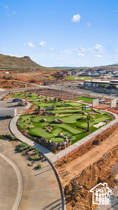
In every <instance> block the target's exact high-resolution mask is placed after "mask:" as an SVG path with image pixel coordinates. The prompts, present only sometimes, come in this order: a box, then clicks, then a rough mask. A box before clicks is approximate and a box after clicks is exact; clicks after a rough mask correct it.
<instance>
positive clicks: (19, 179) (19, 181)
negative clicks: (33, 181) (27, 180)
mask: <svg viewBox="0 0 118 210" xmlns="http://www.w3.org/2000/svg"><path fill="white" fill-rule="evenodd" d="M0 157H1V158H2V160H1V163H4V162H5V161H6V162H7V163H8V164H9V165H11V166H12V168H13V170H14V171H15V173H16V177H17V184H18V186H17V188H16V189H17V192H16V193H15V195H14V196H15V197H16V198H15V202H14V203H13V206H12V210H17V209H18V207H19V204H20V201H21V197H22V191H23V185H22V176H21V173H20V171H19V168H18V167H17V166H16V165H15V164H14V162H13V161H11V160H10V159H9V158H8V157H7V156H6V155H4V154H3V153H0ZM8 167H9V166H7V169H8ZM2 169H4V166H3V167H2ZM13 170H11V173H12V176H13ZM6 172H8V171H6ZM6 175H7V177H6ZM1 178H2V181H4V185H6V183H7V187H6V191H5V192H4V194H5V195H6V193H8V192H10V188H13V186H10V185H11V177H10V179H9V174H8V173H6V174H5V176H3V174H2V173H1ZM8 180H9V182H8ZM14 182H15V180H14V179H13V180H12V184H14ZM4 185H3V182H2V183H1V184H0V186H2V187H1V189H3V188H4V187H5V186H4ZM2 195H3V193H2ZM4 205H5V203H4V202H3V203H2V209H6V207H5V206H4ZM7 209H9V205H7Z"/></svg>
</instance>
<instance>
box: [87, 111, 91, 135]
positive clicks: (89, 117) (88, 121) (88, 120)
mask: <svg viewBox="0 0 118 210" xmlns="http://www.w3.org/2000/svg"><path fill="white" fill-rule="evenodd" d="M90 120H91V115H90V114H88V115H87V132H89V127H90V125H89V123H90Z"/></svg>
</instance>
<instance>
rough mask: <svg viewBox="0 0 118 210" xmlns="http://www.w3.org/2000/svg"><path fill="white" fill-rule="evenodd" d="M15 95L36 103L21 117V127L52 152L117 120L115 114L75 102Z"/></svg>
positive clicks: (18, 123)
mask: <svg viewBox="0 0 118 210" xmlns="http://www.w3.org/2000/svg"><path fill="white" fill-rule="evenodd" d="M13 97H17V98H18V97H19V98H25V99H26V100H29V101H30V102H32V104H33V107H32V113H30V114H25V115H22V116H20V117H19V120H18V122H17V125H18V128H19V129H20V130H21V131H23V132H24V134H26V135H30V136H31V137H35V138H36V139H38V142H39V143H41V144H42V145H44V146H46V147H48V145H50V147H49V149H51V150H52V151H55V150H57V149H58V150H60V149H64V148H65V147H67V146H69V145H71V144H73V143H75V142H77V141H79V140H80V139H82V138H84V137H85V136H87V135H89V134H90V133H91V132H94V131H96V130H97V129H98V128H100V127H101V126H103V125H105V124H106V123H108V122H109V121H110V120H112V119H113V117H112V115H110V114H109V113H106V112H103V111H101V110H95V109H93V108H91V107H89V106H86V104H83V103H78V102H75V101H68V100H66V101H62V100H61V99H57V98H47V97H45V96H39V95H35V94H32V93H16V94H14V95H13Z"/></svg>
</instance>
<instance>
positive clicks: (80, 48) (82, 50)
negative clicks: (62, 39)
mask: <svg viewBox="0 0 118 210" xmlns="http://www.w3.org/2000/svg"><path fill="white" fill-rule="evenodd" d="M78 51H79V52H81V53H84V52H85V51H86V49H85V48H83V47H82V46H81V45H80V47H79V49H78Z"/></svg>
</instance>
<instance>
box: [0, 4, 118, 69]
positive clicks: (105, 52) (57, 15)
mask: <svg viewBox="0 0 118 210" xmlns="http://www.w3.org/2000/svg"><path fill="white" fill-rule="evenodd" d="M0 16H1V18H0V29H1V30H0V53H1V54H5V55H12V56H18V57H22V56H25V55H28V56H30V57H31V59H33V60H34V61H35V62H37V63H38V64H40V65H43V66H77V67H79V66H99V65H107V64H113V63H118V1H117V0H42V1H41V0H20V1H17V0H0Z"/></svg>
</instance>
